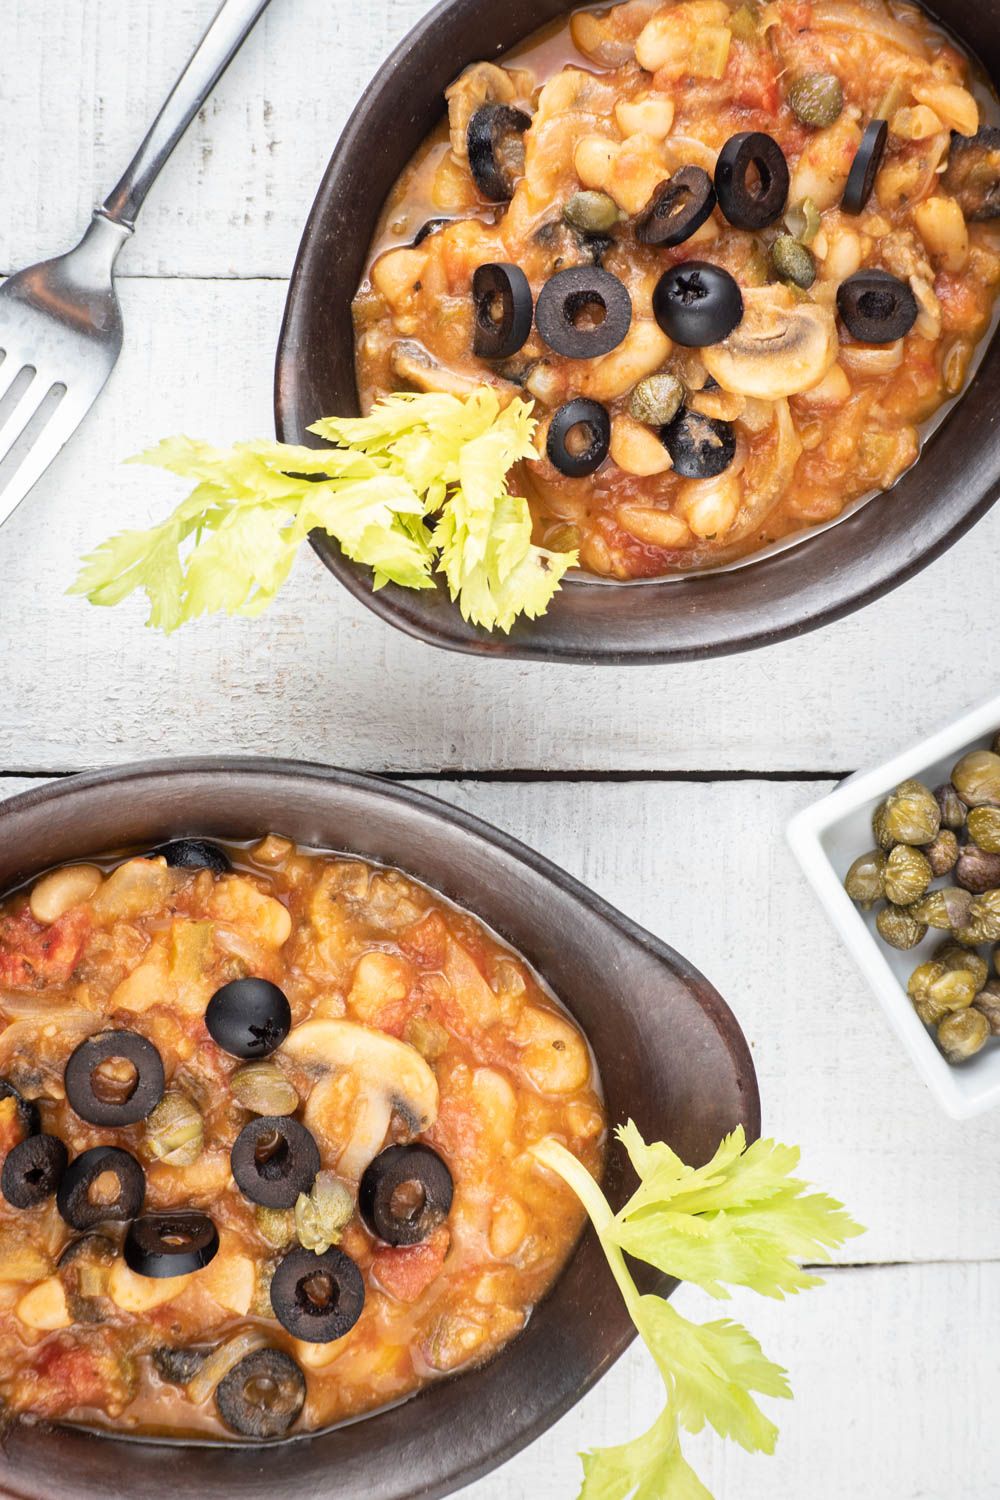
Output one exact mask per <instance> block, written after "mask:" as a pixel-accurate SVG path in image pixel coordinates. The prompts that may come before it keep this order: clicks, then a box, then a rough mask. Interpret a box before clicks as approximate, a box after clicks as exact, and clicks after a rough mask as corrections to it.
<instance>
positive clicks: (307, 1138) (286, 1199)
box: [229, 1115, 320, 1208]
mask: <svg viewBox="0 0 1000 1500" xmlns="http://www.w3.org/2000/svg"><path fill="white" fill-rule="evenodd" d="M229 1162H230V1165H231V1167H232V1169H233V1176H234V1177H235V1178H236V1185H237V1187H238V1188H239V1189H240V1191H241V1192H242V1193H243V1194H244V1196H245V1197H247V1198H249V1199H250V1202H251V1203H262V1204H263V1205H264V1207H265V1208H294V1207H295V1200H296V1198H297V1197H298V1196H299V1194H300V1193H308V1191H309V1189H310V1188H311V1187H312V1185H313V1179H314V1178H315V1176H316V1173H317V1172H318V1171H319V1167H320V1160H319V1147H318V1146H317V1145H316V1142H315V1141H314V1140H313V1138H312V1136H311V1135H310V1134H309V1132H308V1130H307V1129H306V1128H305V1126H304V1125H300V1124H299V1122H298V1120H293V1119H291V1118H290V1117H289V1116H288V1115H260V1116H259V1117H258V1118H257V1119H256V1120H251V1121H250V1123H249V1124H248V1125H244V1127H243V1129H242V1130H241V1131H240V1133H239V1135H238V1136H237V1137H236V1140H235V1141H234V1142H233V1149H232V1151H231V1152H230V1154H229Z"/></svg>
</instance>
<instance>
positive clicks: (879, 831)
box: [872, 802, 896, 853]
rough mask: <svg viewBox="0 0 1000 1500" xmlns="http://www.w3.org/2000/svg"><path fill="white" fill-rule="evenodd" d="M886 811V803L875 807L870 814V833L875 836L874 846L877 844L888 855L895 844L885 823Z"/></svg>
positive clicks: (887, 805)
mask: <svg viewBox="0 0 1000 1500" xmlns="http://www.w3.org/2000/svg"><path fill="white" fill-rule="evenodd" d="M888 811H889V804H888V802H880V803H879V805H878V807H876V809H875V811H874V812H873V813H872V833H873V834H874V835H875V842H876V844H878V846H879V848H880V849H882V850H884V851H885V852H886V853H888V851H889V850H890V849H891V848H892V846H893V844H895V842H896V840H895V839H894V838H893V836H892V834H891V833H890V832H889V826H888V823H887V821H886V820H887V817H888Z"/></svg>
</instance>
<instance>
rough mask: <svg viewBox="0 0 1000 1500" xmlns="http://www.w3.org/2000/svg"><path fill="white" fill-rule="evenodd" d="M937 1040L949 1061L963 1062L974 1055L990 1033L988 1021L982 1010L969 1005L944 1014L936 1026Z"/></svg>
mask: <svg viewBox="0 0 1000 1500" xmlns="http://www.w3.org/2000/svg"><path fill="white" fill-rule="evenodd" d="M937 1034H938V1041H939V1043H940V1044H941V1050H942V1052H943V1053H944V1055H945V1057H947V1059H948V1061H949V1062H953V1063H958V1062H965V1061H966V1060H967V1059H968V1058H970V1057H974V1056H975V1054H976V1053H977V1052H978V1051H979V1050H980V1048H982V1047H983V1046H984V1045H985V1043H986V1040H987V1038H988V1037H989V1034H990V1023H989V1021H987V1019H986V1017H985V1016H984V1015H983V1013H982V1011H979V1010H976V1009H975V1008H974V1007H970V1008H969V1009H968V1010H960V1011H958V1012H956V1014H955V1015H951V1016H946V1017H945V1019H944V1020H943V1021H942V1022H941V1024H940V1026H939V1027H938V1033H937Z"/></svg>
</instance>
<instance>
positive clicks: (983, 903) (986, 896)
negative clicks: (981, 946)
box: [969, 890, 1000, 943]
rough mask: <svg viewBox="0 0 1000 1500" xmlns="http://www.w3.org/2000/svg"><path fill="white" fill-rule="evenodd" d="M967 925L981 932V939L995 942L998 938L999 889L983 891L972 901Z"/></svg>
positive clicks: (999, 923)
mask: <svg viewBox="0 0 1000 1500" xmlns="http://www.w3.org/2000/svg"><path fill="white" fill-rule="evenodd" d="M969 925H970V926H972V927H975V928H976V929H977V930H978V931H979V932H981V933H982V935H983V936H982V939H981V941H982V942H984V943H995V942H996V941H997V939H998V938H1000V890H994V891H984V892H983V894H982V895H981V896H977V897H976V899H975V900H974V901H973V903H972V907H971V909H970V912H969Z"/></svg>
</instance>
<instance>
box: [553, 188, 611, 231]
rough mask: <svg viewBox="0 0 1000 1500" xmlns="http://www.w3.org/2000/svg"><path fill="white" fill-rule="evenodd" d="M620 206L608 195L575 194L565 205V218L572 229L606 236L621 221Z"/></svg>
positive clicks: (588, 191)
mask: <svg viewBox="0 0 1000 1500" xmlns="http://www.w3.org/2000/svg"><path fill="white" fill-rule="evenodd" d="M619 217H620V216H619V213H618V204H617V203H616V202H615V200H614V199H613V198H610V197H609V196H608V194H607V193H598V192H592V191H590V190H587V191H585V192H581V193H574V194H573V196H572V198H570V199H569V201H568V202H567V203H565V204H563V218H564V219H565V220H566V223H567V224H568V225H569V226H570V228H571V229H579V230H581V231H582V233H583V234H604V233H606V232H607V230H609V229H612V228H614V226H615V225H616V224H617V223H618V219H619Z"/></svg>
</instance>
